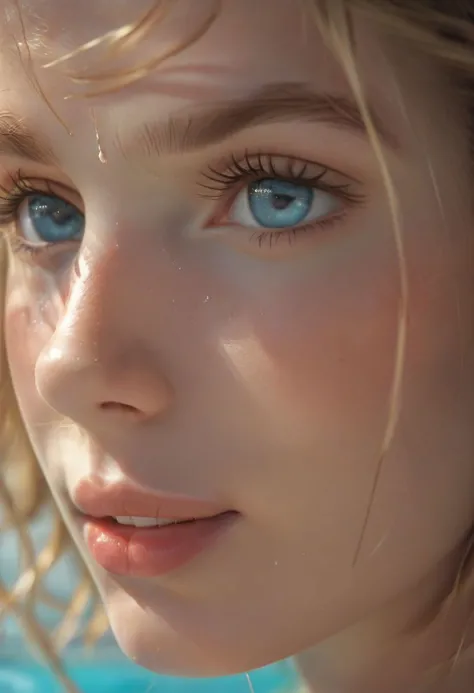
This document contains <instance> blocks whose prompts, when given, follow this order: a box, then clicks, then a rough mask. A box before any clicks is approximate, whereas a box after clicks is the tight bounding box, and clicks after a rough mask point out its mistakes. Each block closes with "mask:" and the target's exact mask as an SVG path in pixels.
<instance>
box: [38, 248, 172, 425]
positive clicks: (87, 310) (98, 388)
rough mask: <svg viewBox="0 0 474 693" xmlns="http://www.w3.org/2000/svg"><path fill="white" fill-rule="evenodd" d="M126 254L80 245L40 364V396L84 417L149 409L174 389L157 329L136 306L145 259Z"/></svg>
mask: <svg viewBox="0 0 474 693" xmlns="http://www.w3.org/2000/svg"><path fill="white" fill-rule="evenodd" d="M124 255H128V253H127V252H126V249H123V250H121V249H120V248H119V246H118V245H117V244H114V245H111V247H109V248H103V249H102V250H101V252H97V251H95V252H91V251H90V250H88V249H87V248H84V249H83V250H81V252H80V254H79V255H78V257H77V259H76V262H75V264H74V267H73V270H72V272H71V280H70V290H69V294H68V297H67V299H66V301H65V304H64V309H63V314H62V316H61V318H60V320H59V321H58V323H57V325H56V327H55V330H54V333H53V335H52V338H51V340H50V341H49V343H48V344H47V345H46V346H45V348H44V349H43V352H42V353H41V355H40V357H39V359H38V361H37V364H36V381H37V386H38V389H39V391H40V393H41V395H42V396H43V398H44V399H45V400H46V401H47V402H48V403H49V404H50V405H51V406H52V407H53V408H54V409H56V410H57V411H59V412H60V413H62V414H64V415H66V416H68V417H69V418H72V419H74V420H76V421H78V422H79V423H85V424H87V422H88V421H90V420H92V418H93V417H94V416H99V418H100V416H103V415H104V412H105V411H114V412H115V413H117V411H121V412H122V414H123V413H124V412H128V413H133V414H134V415H135V417H136V416H137V415H138V416H139V417H143V416H146V417H149V416H152V415H154V414H156V413H157V412H158V411H159V410H161V409H162V408H163V402H164V400H165V399H166V397H167V395H168V393H169V387H168V385H167V383H165V379H164V376H163V374H161V372H160V371H159V366H158V364H157V363H156V360H155V359H156V354H155V353H154V350H153V343H152V342H153V336H151V337H149V333H148V332H147V334H145V331H146V330H147V329H148V330H149V328H147V325H146V321H145V319H144V318H143V317H142V318H140V317H139V316H137V314H136V305H139V304H140V302H139V301H138V300H137V292H140V291H141V287H140V283H141V279H140V271H139V270H140V266H139V264H137V263H136V259H137V258H135V262H134V261H133V259H132V258H130V257H124ZM140 325H142V327H140ZM109 405H110V406H111V408H110V406H109ZM100 412H101V413H100Z"/></svg>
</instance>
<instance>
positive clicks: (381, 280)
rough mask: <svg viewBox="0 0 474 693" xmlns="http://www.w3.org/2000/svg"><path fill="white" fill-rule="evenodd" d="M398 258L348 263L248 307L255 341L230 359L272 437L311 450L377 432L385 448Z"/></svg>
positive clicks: (237, 343)
mask: <svg viewBox="0 0 474 693" xmlns="http://www.w3.org/2000/svg"><path fill="white" fill-rule="evenodd" d="M398 300H399V289H398V281H397V270H396V267H395V266H394V263H393V259H392V260H387V262H384V263H377V262H374V261H373V260H372V261H371V260H370V259H369V260H368V262H367V263H364V266H363V267H362V266H361V265H359V266H358V265H357V262H353V261H351V259H350V258H348V259H347V261H344V262H342V263H339V266H338V267H337V268H336V267H335V266H334V267H333V269H332V270H330V269H323V270H322V271H321V272H320V271H319V270H318V268H317V267H316V268H315V270H314V272H312V273H311V276H303V278H298V277H294V281H292V282H291V284H290V286H288V285H285V286H281V288H280V289H275V287H274V286H273V287H272V291H271V292H269V293H268V294H266V293H265V291H262V292H260V294H259V296H258V299H256V300H253V301H252V304H251V305H250V306H247V309H246V312H245V315H246V321H247V330H246V331H247V334H248V335H249V337H248V338H247V339H237V338H235V339H231V338H227V340H223V343H225V350H226V356H227V358H228V359H229V360H230V361H231V363H232V367H233V369H234V370H235V371H236V372H238V375H239V377H240V380H241V381H245V383H246V385H247V388H249V389H250V390H251V392H252V394H253V396H254V399H258V400H259V403H260V404H261V406H262V409H265V410H266V411H267V415H268V417H269V420H270V421H271V422H272V428H273V429H274V430H275V429H278V427H279V430H281V431H282V435H283V436H284V437H285V438H286V441H287V442H288V436H291V438H292V440H293V442H297V443H298V445H303V446H305V445H306V444H309V443H311V442H313V443H314V440H315V439H317V440H318V441H319V442H321V440H326V441H327V442H329V441H330V440H332V441H337V440H339V439H340V437H341V430H344V431H345V432H346V433H347V434H349V433H350V432H351V431H352V432H359V433H360V431H361V430H363V429H365V430H367V431H368V436H369V439H370V440H373V439H374V436H378V438H379V439H380V432H381V430H382V428H383V425H384V417H386V407H385V406H384V405H385V404H386V402H387V397H388V393H389V391H390V383H391V377H392V373H393V364H394V353H395V344H396V336H397V308H398Z"/></svg>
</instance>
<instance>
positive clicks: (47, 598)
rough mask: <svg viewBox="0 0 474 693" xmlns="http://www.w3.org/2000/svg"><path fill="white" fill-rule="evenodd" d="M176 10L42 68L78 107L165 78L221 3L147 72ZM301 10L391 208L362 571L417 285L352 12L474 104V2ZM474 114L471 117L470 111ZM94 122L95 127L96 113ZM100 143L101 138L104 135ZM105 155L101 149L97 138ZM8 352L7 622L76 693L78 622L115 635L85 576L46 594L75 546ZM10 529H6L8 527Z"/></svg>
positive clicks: (0, 427) (403, 0)
mask: <svg viewBox="0 0 474 693" xmlns="http://www.w3.org/2000/svg"><path fill="white" fill-rule="evenodd" d="M14 2H15V5H16V8H17V12H18V16H19V21H20V26H21V29H22V34H23V35H22V37H21V41H22V44H23V46H24V47H25V48H26V53H27V59H26V61H25V69H26V70H27V72H28V75H29V77H30V79H31V81H32V84H33V86H35V88H36V89H38V90H40V92H41V89H40V86H39V80H38V79H37V77H36V76H35V72H34V70H33V68H32V61H31V58H30V54H29V50H28V37H27V36H26V32H25V28H24V24H23V22H22V20H21V10H20V5H19V3H18V1H17V0H14ZM174 3H175V0H158V1H157V2H154V3H153V4H152V6H151V7H150V9H149V10H148V11H147V12H146V13H145V14H144V15H143V16H142V17H139V18H137V20H136V21H135V22H134V23H132V24H129V25H127V26H124V27H121V28H119V29H116V30H114V31H111V32H109V33H107V34H105V35H103V36H99V37H97V38H95V39H94V40H92V41H89V42H88V43H87V44H84V45H82V46H80V47H79V48H77V49H76V50H74V51H71V52H70V53H68V54H66V55H63V56H62V57H60V58H59V59H57V60H54V61H52V62H50V63H48V64H47V65H45V66H44V68H45V69H49V68H51V67H56V68H60V69H61V70H63V71H64V73H65V74H66V75H67V76H68V77H69V79H70V81H71V84H72V85H75V87H78V88H79V89H78V90H76V92H75V94H74V97H72V96H71V97H70V98H84V99H90V98H93V97H95V96H98V95H102V94H109V93H113V92H116V91H118V90H121V89H123V88H125V87H127V86H129V85H131V84H133V83H135V82H136V81H138V80H140V79H143V78H144V77H146V76H147V75H149V74H150V73H151V72H152V71H154V70H156V69H158V68H159V67H160V66H161V65H162V64H163V63H164V62H165V61H166V60H168V59H169V58H171V57H173V56H175V55H176V54H178V53H179V52H181V51H182V50H184V49H186V48H187V47H188V46H190V45H192V44H193V43H195V42H196V41H198V40H199V39H200V38H201V37H202V36H203V35H204V34H205V33H206V32H207V31H208V29H209V28H210V27H211V26H212V25H213V23H214V21H215V20H216V18H217V17H218V15H219V12H220V11H221V5H222V0H213V2H212V3H211V4H210V5H209V11H208V13H207V15H206V16H205V17H204V18H203V21H202V23H201V24H199V25H198V26H196V27H195V28H193V29H192V30H191V31H190V32H189V35H187V36H186V37H185V38H184V40H182V41H180V42H179V44H177V45H172V46H171V47H169V48H167V49H166V50H165V51H164V52H162V53H159V52H158V54H157V55H156V56H154V57H153V58H152V59H149V60H148V61H146V62H144V63H139V64H133V50H134V48H136V47H137V46H138V45H139V44H140V42H141V41H142V40H143V39H144V38H145V37H146V36H147V35H149V34H150V32H151V31H152V30H153V29H154V28H156V27H157V26H158V25H159V24H160V23H161V22H162V21H163V20H164V19H165V18H166V16H167V15H168V13H169V12H170V10H171V8H172V6H173V4H174ZM298 4H299V7H300V8H301V10H302V12H303V13H304V16H305V21H307V22H313V23H315V24H316V26H317V27H318V29H319V31H320V32H321V34H322V37H323V39H324V40H325V41H326V42H327V44H328V45H329V47H330V48H331V50H332V51H333V52H334V54H335V56H336V58H337V59H338V61H339V62H340V65H341V67H342V69H343V70H344V72H345V74H346V77H347V80H348V82H349V84H350V86H351V88H352V90H353V93H354V97H355V99H356V101H357V103H358V107H359V109H360V112H361V114H362V116H363V118H364V121H365V125H366V128H367V131H368V134H369V136H370V139H371V141H372V145H373V148H374V152H375V155H376V157H377V159H378V163H379V166H380V172H381V176H382V179H383V182H384V185H385V189H386V194H387V197H388V200H389V204H390V209H391V214H392V220H393V235H394V245H395V248H396V252H397V256H398V267H399V316H398V335H397V341H396V345H395V352H394V363H393V377H392V384H391V388H390V391H389V392H388V393H387V424H386V427H385V431H384V434H383V437H382V439H381V441H380V452H379V456H378V459H376V460H374V476H373V483H372V486H371V488H370V489H368V491H367V511H366V515H365V518H364V521H363V524H362V526H361V528H360V540H359V542H358V545H357V546H355V547H354V562H356V561H357V559H358V557H359V554H360V552H361V550H362V548H363V540H364V536H365V530H366V527H367V525H368V522H369V521H370V512H371V508H372V504H373V500H374V496H375V494H376V490H377V484H378V480H379V478H380V474H381V472H382V469H383V463H384V460H385V457H386V454H387V451H388V449H389V447H390V445H391V442H392V440H393V436H394V433H395V430H396V426H397V421H398V417H399V413H400V409H401V406H402V403H403V391H402V381H403V363H404V354H405V342H406V323H407V308H408V299H409V286H408V280H407V267H406V258H405V251H404V242H403V235H402V230H401V223H400V215H399V208H398V202H397V194H396V189H395V187H394V185H393V182H392V180H391V176H390V173H389V170H388V166H387V164H386V162H385V159H384V155H383V149H382V146H381V142H380V140H379V137H378V135H377V130H376V128H375V127H374V124H373V122H372V119H371V116H370V112H369V109H368V107H367V104H366V100H365V95H364V85H363V83H362V81H361V79H360V78H359V74H358V69H357V58H356V45H355V41H354V36H353V31H352V22H351V18H352V14H353V12H354V11H357V12H358V13H359V14H360V15H361V16H365V17H366V18H367V19H368V20H370V21H372V22H374V23H376V24H377V25H378V26H379V27H380V28H381V29H383V30H385V31H386V32H387V34H389V35H393V36H395V37H399V38H402V39H403V40H405V41H408V42H411V43H412V44H413V46H414V47H416V48H417V49H418V50H421V51H423V52H424V53H426V54H427V55H428V56H430V57H431V58H432V59H433V60H434V61H435V62H436V63H437V64H438V65H439V68H440V69H444V70H447V71H449V72H450V74H451V75H452V78H453V80H454V82H455V83H456V84H457V85H458V86H459V90H460V92H461V93H462V96H463V97H465V98H469V99H472V101H473V102H474V8H473V5H472V2H471V1H470V0H298ZM19 51H20V49H19ZM124 54H127V57H131V58H132V59H131V61H129V62H130V66H129V67H127V68H125V67H121V68H114V60H116V59H119V58H121V57H123V56H124ZM97 55H100V64H101V65H102V66H103V65H105V64H106V65H108V67H107V68H106V69H101V70H99V71H97V72H94V64H95V63H96V57H97ZM84 56H88V57H90V61H89V64H90V69H88V70H87V71H85V72H84V71H81V72H78V71H77V70H74V67H73V66H74V62H75V60H76V59H77V58H81V59H82V58H83V57H84ZM81 62H82V60H81ZM41 94H42V92H41ZM42 95H43V97H44V99H45V100H46V102H47V103H48V106H49V108H50V109H51V110H52V111H53V112H54V109H53V107H52V106H51V105H50V104H49V102H48V101H47V97H46V96H45V95H44V94H42ZM469 105H470V104H469ZM473 106H474V103H473ZM470 110H471V111H472V110H473V109H472V108H470ZM56 115H57V114H56ZM57 117H58V116H57ZM92 117H93V119H94V118H95V116H94V112H93V111H92ZM58 119H59V117H58ZM59 120H60V119H59ZM61 122H62V121H61ZM94 123H95V120H94ZM63 125H64V123H63ZM473 125H474V123H473ZM64 127H65V125H64ZM96 134H97V137H98V133H97V128H96ZM98 146H99V149H100V140H99V139H98ZM99 153H100V152H99ZM104 156H105V155H104ZM7 255H8V251H7V248H6V244H5V243H4V242H3V243H2V241H1V239H0V280H1V282H3V283H4V282H5V276H6V267H7V261H8V257H7ZM4 290H5V289H4V286H3V285H1V283H0V291H4ZM0 317H1V315H0ZM1 349H2V350H1V353H0V450H1V458H0V464H1V465H2V473H1V474H0V504H1V506H2V512H3V517H4V521H5V522H6V526H7V527H8V526H10V527H13V528H14V529H15V530H16V531H17V532H18V537H19V541H20V545H21V547H22V553H23V566H24V568H23V570H22V572H21V575H20V577H19V579H18V580H17V582H16V584H15V585H14V586H13V587H12V588H11V589H7V588H6V586H5V585H3V584H2V583H1V582H0V621H1V619H2V618H4V617H5V616H6V614H7V613H13V614H14V615H15V616H16V617H17V618H18V619H19V621H20V622H21V624H22V625H23V627H24V629H25V631H26V633H27V635H28V636H29V637H30V640H31V641H32V642H33V643H34V644H35V645H36V646H37V648H38V650H39V651H40V653H41V654H42V655H43V656H44V657H45V658H46V660H47V661H48V663H49V664H50V665H51V667H52V668H53V669H54V671H55V672H56V673H57V674H58V676H59V677H60V679H61V681H62V682H63V684H64V686H65V688H66V690H68V691H74V690H75V688H74V686H73V684H72V683H71V682H69V681H68V679H67V677H66V676H65V675H64V673H63V671H62V668H61V664H60V658H59V654H58V653H59V650H60V647H61V645H64V644H65V643H67V642H68V640H69V639H70V638H71V637H72V635H73V634H74V630H75V626H76V625H77V623H78V619H79V617H80V615H81V613H82V612H83V611H84V610H85V608H86V607H87V606H90V602H91V600H92V601H95V603H96V605H97V606H96V609H95V611H94V612H93V615H92V617H91V619H90V620H89V622H88V626H87V627H86V630H85V634H84V636H85V641H86V642H90V643H92V642H94V640H95V639H97V638H98V637H100V635H101V634H102V633H103V632H104V631H105V630H106V628H107V620H106V617H105V614H104V612H103V609H102V607H101V605H100V603H99V601H98V599H97V596H96V594H95V590H94V587H93V583H92V580H91V578H90V576H89V575H88V572H87V570H86V568H85V567H84V579H83V581H82V583H81V584H80V585H79V587H78V589H77V590H76V593H75V594H74V595H73V597H72V599H71V601H70V603H69V604H65V605H64V604H58V603H57V602H56V601H55V600H54V599H53V597H52V596H51V595H49V594H48V593H47V592H46V591H45V588H44V587H43V586H42V578H43V577H44V575H45V574H46V573H47V572H48V571H49V570H50V569H51V568H52V567H53V566H54V565H55V564H56V562H57V561H58V560H59V558H61V556H63V555H64V553H65V552H66V551H69V550H71V549H72V547H71V542H70V539H69V535H68V532H67V529H66V528H65V526H64V523H63V521H62V519H61V517H60V515H59V512H58V511H57V510H56V509H55V507H54V503H53V502H52V499H51V497H50V495H49V493H48V491H47V489H46V485H45V481H44V479H43V477H42V474H41V472H40V471H39V468H38V465H37V462H36V459H35V456H34V453H33V451H32V450H31V447H30V444H29V441H28V437H27V434H26V432H25V431H24V428H23V426H22V423H21V417H20V414H19V411H18V407H17V405H16V402H15V398H14V394H13V389H12V386H11V382H10V380H9V378H8V375H7V364H6V357H5V352H4V348H3V347H1ZM48 505H49V506H51V510H52V512H53V513H54V517H55V529H54V531H53V533H52V536H51V540H50V542H49V544H48V545H47V546H46V547H45V548H44V550H43V551H42V553H41V554H40V555H39V556H38V557H35V553H34V549H33V546H32V542H31V539H30V536H29V533H28V527H29V524H30V522H31V521H32V520H33V519H34V518H35V517H36V516H37V514H38V513H39V511H40V510H41V509H43V508H44V507H46V506H48ZM2 529H4V528H3V527H2ZM473 554H474V533H473V535H472V536H471V537H470V538H469V540H468V542H467V543H466V551H465V555H464V558H463V561H462V565H461V566H460V570H459V574H458V576H457V579H456V582H455V585H454V586H453V590H452V593H451V594H450V595H449V596H448V599H447V603H449V601H450V600H451V599H452V598H454V597H455V595H456V594H457V592H458V591H459V590H460V589H461V588H463V587H464V586H465V585H466V584H467V583H470V582H471V581H474V566H473V565H472V563H473ZM38 601H43V602H46V603H48V604H49V605H50V606H54V607H56V608H58V609H60V610H61V611H62V612H63V613H64V619H63V621H62V625H61V626H60V627H59V628H58V631H57V632H55V633H54V634H53V636H52V637H51V636H49V635H47V634H46V633H45V632H44V631H42V630H41V627H40V626H39V625H38V623H37V622H36V620H35V618H34V607H35V604H36V603H37V602H38Z"/></svg>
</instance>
